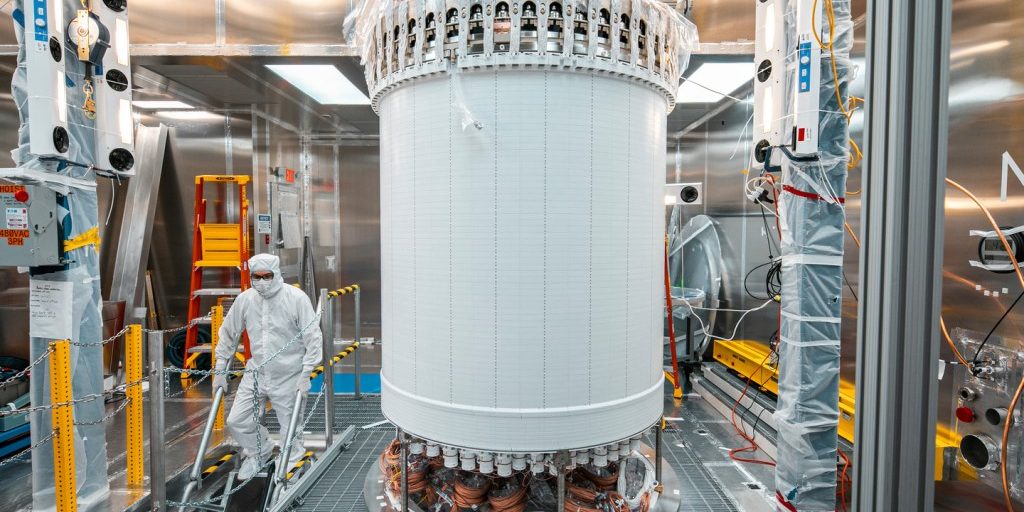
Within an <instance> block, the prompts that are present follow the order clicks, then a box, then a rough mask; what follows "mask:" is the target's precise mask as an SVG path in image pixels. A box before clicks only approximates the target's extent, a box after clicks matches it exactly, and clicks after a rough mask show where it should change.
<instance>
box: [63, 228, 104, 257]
mask: <svg viewBox="0 0 1024 512" xmlns="http://www.w3.org/2000/svg"><path fill="white" fill-rule="evenodd" d="M87 245H91V246H93V248H94V249H96V254H99V252H100V228H99V226H95V227H93V228H92V229H90V230H88V231H86V232H84V233H82V234H80V235H78V236H76V237H74V238H71V239H68V240H65V241H64V252H71V251H73V250H75V249H81V248H82V247H85V246H87Z"/></svg>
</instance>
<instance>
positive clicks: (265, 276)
mask: <svg viewBox="0 0 1024 512" xmlns="http://www.w3.org/2000/svg"><path fill="white" fill-rule="evenodd" d="M249 277H250V279H252V280H253V281H270V280H272V279H274V273H273V272H260V273H259V274H252V275H251V276H249Z"/></svg>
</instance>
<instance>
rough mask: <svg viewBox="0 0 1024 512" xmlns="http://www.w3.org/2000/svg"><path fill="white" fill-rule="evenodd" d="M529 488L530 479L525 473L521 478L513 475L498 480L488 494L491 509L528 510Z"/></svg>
mask: <svg viewBox="0 0 1024 512" xmlns="http://www.w3.org/2000/svg"><path fill="white" fill-rule="evenodd" d="M528 488H529V480H528V477H527V476H525V475H524V476H523V477H522V478H521V479H520V478H516V477H512V478H504V479H501V480H498V481H497V483H496V484H494V485H493V486H491V491H490V492H489V493H488V495H487V497H488V501H489V502H490V504H491V510H493V511H494V512H523V511H524V510H526V497H527V489H528Z"/></svg>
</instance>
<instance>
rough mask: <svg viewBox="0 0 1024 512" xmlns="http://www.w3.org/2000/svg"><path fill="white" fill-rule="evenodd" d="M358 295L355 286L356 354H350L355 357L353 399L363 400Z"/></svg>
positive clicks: (361, 323) (361, 327) (361, 329)
mask: <svg viewBox="0 0 1024 512" xmlns="http://www.w3.org/2000/svg"><path fill="white" fill-rule="evenodd" d="M360 295H361V294H360V288H359V285H356V296H355V302H356V311H355V315H356V353H355V354H352V355H353V356H355V360H353V364H354V365H355V374H356V375H355V387H354V388H353V391H354V392H355V399H356V400H359V399H361V398H363V392H362V382H361V381H362V380H363V365H362V364H361V363H362V361H360V360H359V358H360V357H361V356H360V355H359V352H360V351H359V349H360V348H362V344H363V339H362V335H363V332H362V331H363V320H362V317H361V312H360V300H359V298H360Z"/></svg>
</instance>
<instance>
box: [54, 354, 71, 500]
mask: <svg viewBox="0 0 1024 512" xmlns="http://www.w3.org/2000/svg"><path fill="white" fill-rule="evenodd" d="M50 349H51V351H52V353H51V354H50V404H51V405H52V406H53V407H52V409H50V414H51V421H52V422H53V430H54V437H53V479H54V484H55V487H56V489H55V490H56V496H55V499H56V504H57V512H74V511H76V510H78V497H77V489H78V486H77V484H76V483H75V413H74V405H72V404H71V396H72V395H71V342H70V341H68V340H59V341H53V342H50Z"/></svg>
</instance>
